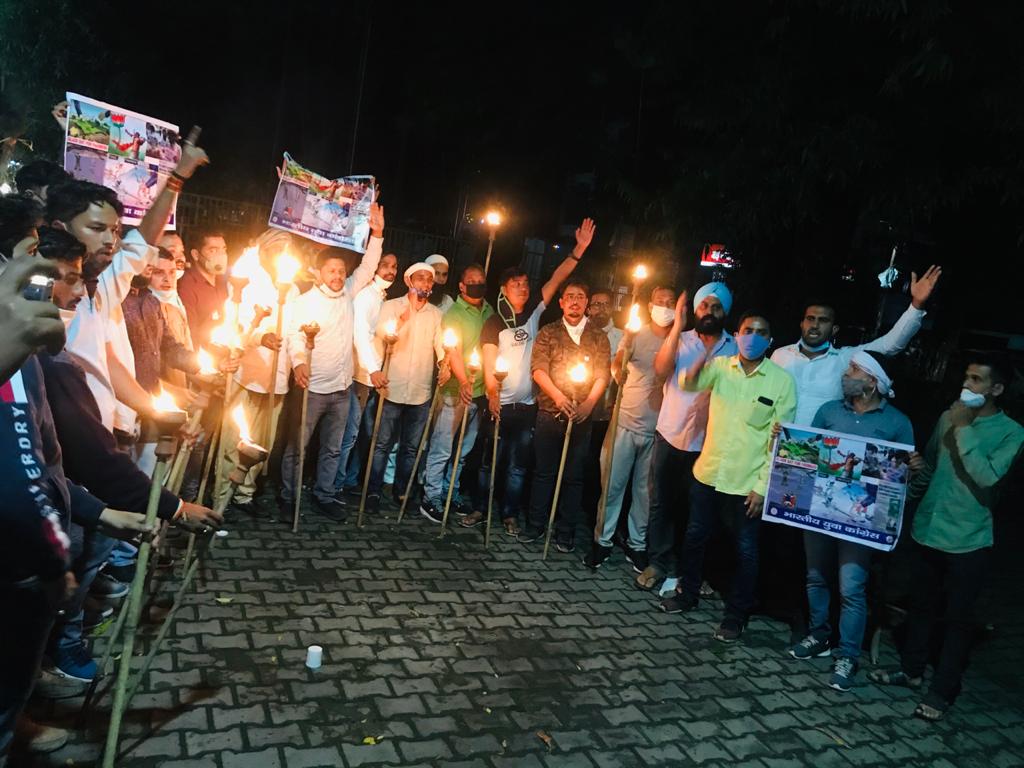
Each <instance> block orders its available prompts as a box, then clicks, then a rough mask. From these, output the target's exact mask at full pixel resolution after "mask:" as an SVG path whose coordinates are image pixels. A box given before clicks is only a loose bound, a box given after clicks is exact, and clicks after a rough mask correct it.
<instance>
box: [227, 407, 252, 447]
mask: <svg viewBox="0 0 1024 768" xmlns="http://www.w3.org/2000/svg"><path fill="white" fill-rule="evenodd" d="M231 418H232V419H234V421H235V425H236V426H237V427H238V439H239V440H241V441H242V442H244V443H251V442H252V435H250V434H249V422H248V421H246V420H245V408H243V407H242V404H241V403H239V404H238V405H236V406H235V410H233V411H232V412H231Z"/></svg>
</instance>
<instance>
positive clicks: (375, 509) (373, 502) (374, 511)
mask: <svg viewBox="0 0 1024 768" xmlns="http://www.w3.org/2000/svg"><path fill="white" fill-rule="evenodd" d="M363 512H364V514H367V515H379V514H380V494H379V493H368V494H366V506H365V507H363Z"/></svg>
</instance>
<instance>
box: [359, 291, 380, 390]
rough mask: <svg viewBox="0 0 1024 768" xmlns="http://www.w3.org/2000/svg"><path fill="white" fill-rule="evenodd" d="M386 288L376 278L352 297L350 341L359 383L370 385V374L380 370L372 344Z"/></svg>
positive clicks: (378, 357)
mask: <svg viewBox="0 0 1024 768" xmlns="http://www.w3.org/2000/svg"><path fill="white" fill-rule="evenodd" d="M386 296H387V289H386V288H384V287H382V286H381V285H380V284H379V283H378V282H377V281H376V280H373V281H371V282H370V284H369V285H368V286H366V287H365V288H363V290H361V291H359V293H357V294H356V297H355V298H354V299H352V313H353V321H352V342H353V345H354V346H355V350H356V361H355V376H354V378H355V380H356V381H358V382H359V383H360V384H365V385H366V386H368V387H369V386H372V384H371V383H370V374H371V373H376V372H377V371H379V370H380V366H381V361H380V356H379V355H378V354H377V349H376V347H375V346H374V344H373V334H374V333H375V332H376V330H377V318H379V317H380V308H381V307H382V306H383V305H384V298H385V297H386Z"/></svg>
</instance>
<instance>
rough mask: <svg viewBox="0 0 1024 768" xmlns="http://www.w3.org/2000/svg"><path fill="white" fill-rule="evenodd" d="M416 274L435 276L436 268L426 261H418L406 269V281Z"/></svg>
mask: <svg viewBox="0 0 1024 768" xmlns="http://www.w3.org/2000/svg"><path fill="white" fill-rule="evenodd" d="M416 272H429V273H430V276H431V277H433V276H434V268H433V267H432V266H430V264H428V263H427V262H425V261H417V262H416V263H415V264H410V265H409V266H408V267H406V270H405V273H404V274H405V277H406V279H408V278H410V277H412V276H413V275H414V274H415V273H416Z"/></svg>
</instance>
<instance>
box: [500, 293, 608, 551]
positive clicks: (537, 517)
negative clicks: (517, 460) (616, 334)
mask: <svg viewBox="0 0 1024 768" xmlns="http://www.w3.org/2000/svg"><path fill="white" fill-rule="evenodd" d="M589 295H590V289H589V288H588V287H587V286H586V285H585V284H584V283H581V282H578V281H572V280H570V281H569V282H568V283H566V285H565V288H564V289H563V290H562V298H561V299H559V305H560V306H561V308H562V319H561V320H558V321H556V322H554V323H549V324H548V325H545V326H544V327H543V328H541V329H540V333H538V334H537V340H536V342H535V343H534V347H533V355H532V357H531V360H530V368H531V371H532V373H533V380H534V382H535V383H536V384H537V386H538V387H540V393H539V395H538V405H539V412H538V414H537V426H536V430H535V432H534V457H535V461H534V476H533V490H532V492H531V494H530V510H529V514H528V519H527V521H526V528H525V529H524V530H523V532H522V533H521V534H519V541H520V542H522V543H524V544H526V543H530V542H533V541H536V540H537V539H539V538H541V537H542V536H544V531H545V528H546V524H547V519H548V514H549V512H550V505H551V499H552V496H553V494H554V488H555V485H556V481H557V478H556V475H557V474H558V473H557V471H556V468H557V467H558V466H559V460H560V457H561V455H562V448H563V442H564V438H565V432H566V428H567V422H568V420H570V419H571V420H572V421H573V422H574V424H575V427H574V429H573V432H572V436H571V441H570V444H569V447H568V451H569V461H568V463H567V464H566V465H565V473H564V476H563V477H562V497H561V499H560V503H559V508H558V517H557V521H556V536H555V548H556V549H557V550H558V551H559V552H563V553H567V552H572V551H573V549H575V546H576V526H577V524H578V522H579V519H580V515H581V512H582V506H581V502H582V493H583V458H584V456H585V455H586V446H587V445H588V444H589V440H590V426H591V425H590V415H591V413H593V411H594V407H595V406H596V405H597V403H598V401H599V400H600V399H601V397H602V396H603V395H604V391H605V388H606V387H607V386H608V376H609V371H610V370H611V368H610V357H611V354H610V350H609V345H608V336H607V335H606V334H605V333H604V332H603V331H602V330H601V329H599V328H593V327H591V326H590V325H589V324H588V322H587V316H586V310H587V300H588V297H589ZM580 363H582V364H583V365H584V366H586V368H587V375H588V376H589V379H588V381H589V386H588V387H587V391H578V389H577V385H576V384H575V383H574V382H573V380H572V379H571V378H570V375H569V374H570V370H571V369H572V368H573V367H574V366H578V365H579V364H580Z"/></svg>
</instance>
